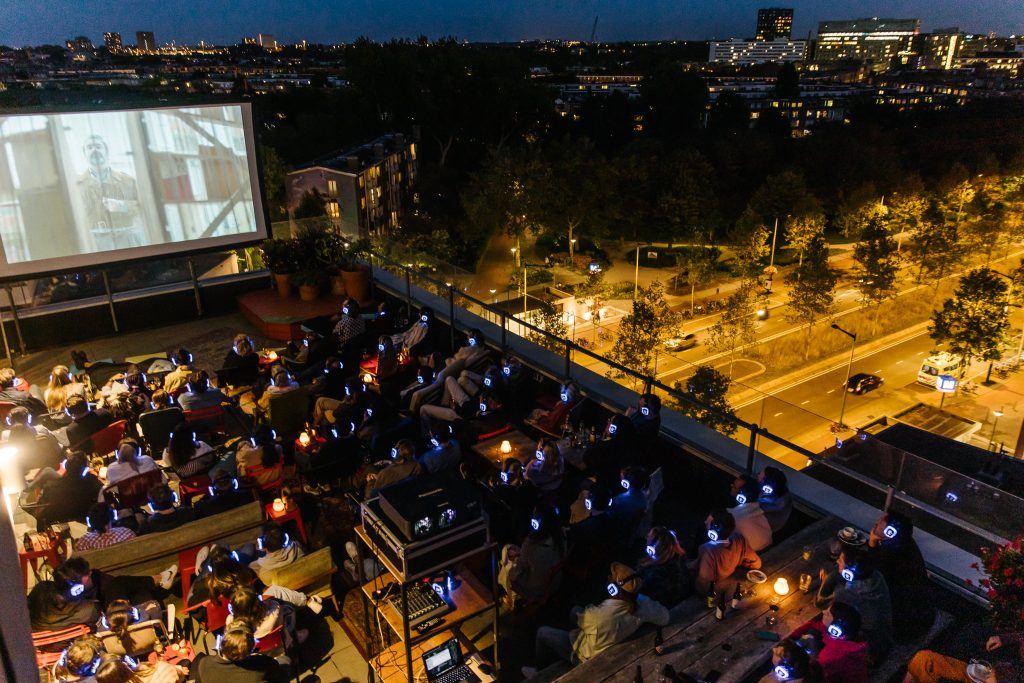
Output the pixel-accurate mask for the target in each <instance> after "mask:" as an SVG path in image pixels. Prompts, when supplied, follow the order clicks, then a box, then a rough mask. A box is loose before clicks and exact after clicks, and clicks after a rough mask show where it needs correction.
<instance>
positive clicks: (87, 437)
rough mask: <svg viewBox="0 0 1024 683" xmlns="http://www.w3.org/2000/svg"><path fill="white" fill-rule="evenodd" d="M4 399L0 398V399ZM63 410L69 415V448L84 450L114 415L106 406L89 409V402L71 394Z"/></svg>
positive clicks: (90, 445)
mask: <svg viewBox="0 0 1024 683" xmlns="http://www.w3.org/2000/svg"><path fill="white" fill-rule="evenodd" d="M2 400H4V399H2V398H0V401H2ZM64 410H65V412H66V413H67V414H68V415H69V416H70V417H71V424H69V425H68V427H67V430H66V432H65V433H66V435H67V437H68V444H69V445H70V446H71V448H78V449H82V450H85V451H91V450H92V438H91V437H92V435H93V434H95V433H96V432H98V431H100V430H101V429H103V428H104V427H107V426H109V425H110V423H111V422H113V421H114V416H113V415H111V414H110V411H109V410H107V409H106V408H97V409H96V410H90V409H89V404H88V403H87V402H86V400H85V399H84V398H82V397H81V396H72V397H71V398H69V399H68V402H67V407H65V408H64Z"/></svg>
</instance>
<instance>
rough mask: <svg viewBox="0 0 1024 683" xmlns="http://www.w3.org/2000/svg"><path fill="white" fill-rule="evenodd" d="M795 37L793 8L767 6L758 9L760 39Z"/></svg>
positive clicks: (758, 36)
mask: <svg viewBox="0 0 1024 683" xmlns="http://www.w3.org/2000/svg"><path fill="white" fill-rule="evenodd" d="M792 37H793V10H792V9H786V8H783V7H766V8H764V9H759V10H757V39H758V40H779V39H784V40H789V39H790V38H792Z"/></svg>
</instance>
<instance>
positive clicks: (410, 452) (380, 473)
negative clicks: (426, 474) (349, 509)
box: [366, 439, 423, 497]
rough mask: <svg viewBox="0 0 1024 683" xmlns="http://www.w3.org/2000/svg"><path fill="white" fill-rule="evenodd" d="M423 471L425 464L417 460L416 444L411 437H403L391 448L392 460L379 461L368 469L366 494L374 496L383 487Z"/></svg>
mask: <svg viewBox="0 0 1024 683" xmlns="http://www.w3.org/2000/svg"><path fill="white" fill-rule="evenodd" d="M422 473H423V466H422V465H420V463H419V462H417V460H416V445H415V444H414V443H413V442H412V441H411V440H409V439H402V440H401V441H399V442H398V443H396V444H395V446H394V448H392V449H391V460H390V461H384V462H383V463H377V464H376V465H375V466H373V467H371V468H369V469H368V471H367V474H366V496H367V497H371V496H374V495H376V494H377V491H379V490H380V489H382V488H385V487H387V486H391V485H392V484H397V483H398V482H400V481H404V480H406V479H408V478H409V477H415V476H418V475H420V474H422Z"/></svg>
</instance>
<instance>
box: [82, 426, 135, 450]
mask: <svg viewBox="0 0 1024 683" xmlns="http://www.w3.org/2000/svg"><path fill="white" fill-rule="evenodd" d="M127 428H128V421H127V420H118V421H117V422H111V423H110V424H109V425H107V426H106V427H104V428H103V429H101V430H100V431H98V432H96V433H95V434H93V435H92V436H91V437H89V439H90V440H91V441H92V452H93V453H98V454H99V455H106V454H108V453H113V452H114V449H115V448H117V444H118V443H119V442H120V441H121V439H123V438H124V432H125V430H126V429H127Z"/></svg>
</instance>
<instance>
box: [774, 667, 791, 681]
mask: <svg viewBox="0 0 1024 683" xmlns="http://www.w3.org/2000/svg"><path fill="white" fill-rule="evenodd" d="M792 677H793V669H791V668H790V667H788V666H786V665H785V664H776V665H775V678H777V679H779V680H780V681H788V680H789V679H790V678H792Z"/></svg>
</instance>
